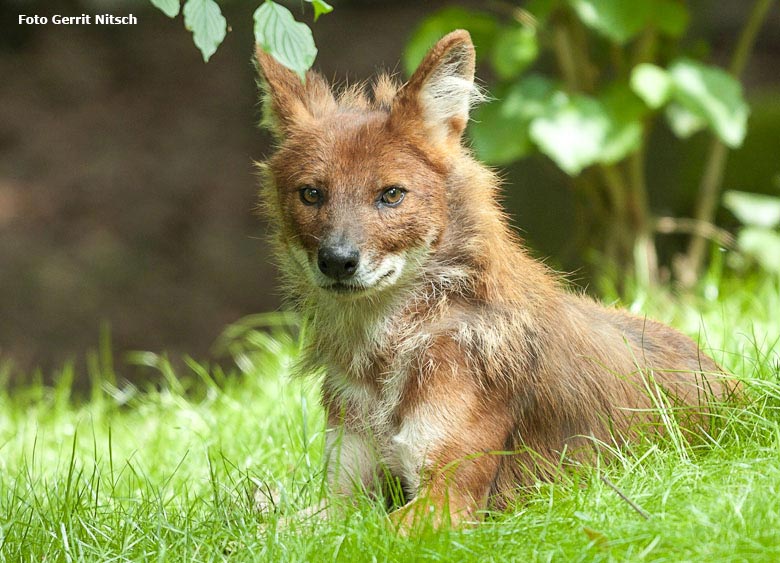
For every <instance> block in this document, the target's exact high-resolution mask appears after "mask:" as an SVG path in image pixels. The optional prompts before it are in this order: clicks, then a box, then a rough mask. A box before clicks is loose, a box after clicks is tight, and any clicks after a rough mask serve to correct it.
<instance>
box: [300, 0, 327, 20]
mask: <svg viewBox="0 0 780 563" xmlns="http://www.w3.org/2000/svg"><path fill="white" fill-rule="evenodd" d="M306 1H307V2H309V3H310V4H311V5H312V7H313V8H314V21H317V20H318V19H319V18H320V16H321V15H323V14H329V13H331V12H332V11H333V6H331V5H330V4H328V3H327V2H325V0H306Z"/></svg>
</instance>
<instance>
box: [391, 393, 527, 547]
mask: <svg viewBox="0 0 780 563" xmlns="http://www.w3.org/2000/svg"><path fill="white" fill-rule="evenodd" d="M429 397H430V398H431V399H432V400H431V401H430V402H425V403H422V404H418V406H417V407H416V408H415V409H414V410H413V411H412V412H411V413H409V414H408V415H407V416H406V417H404V419H403V421H402V422H401V425H400V428H399V431H398V433H397V434H396V435H395V436H394V438H393V442H394V445H395V448H396V452H397V456H398V459H399V461H400V463H399V465H401V466H402V467H401V473H402V474H404V479H405V481H406V483H407V484H409V483H411V485H412V486H411V488H412V490H413V492H414V491H416V494H415V498H414V499H412V500H411V501H410V502H409V503H408V504H406V505H405V506H403V507H401V508H400V509H398V510H396V511H395V512H393V513H392V514H391V515H390V519H391V521H392V522H393V523H394V524H395V525H396V527H398V528H399V529H400V530H401V532H403V533H408V532H409V531H410V530H411V529H412V528H413V527H415V526H416V525H417V524H422V523H424V522H425V523H428V524H430V525H432V526H433V527H435V528H438V527H440V526H442V525H447V524H450V525H452V526H459V525H463V524H466V523H469V522H476V521H478V520H480V519H481V513H480V511H482V510H484V509H485V508H486V507H487V502H488V496H489V494H490V492H491V488H492V486H493V483H494V481H495V478H496V475H497V473H498V470H499V464H500V462H501V459H502V456H501V455H500V454H499V452H500V451H501V450H502V449H503V446H504V443H505V441H506V437H507V436H508V435H509V433H510V432H511V428H512V418H511V415H510V413H509V409H508V408H507V406H506V404H505V403H503V401H501V400H498V398H496V397H492V398H491V397H485V396H484V395H483V392H482V391H481V390H479V389H470V388H469V382H468V381H466V382H464V381H450V385H447V386H445V387H444V388H442V389H441V391H436V390H433V392H431V393H429Z"/></svg>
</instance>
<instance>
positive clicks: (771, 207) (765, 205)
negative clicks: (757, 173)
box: [723, 190, 780, 229]
mask: <svg viewBox="0 0 780 563" xmlns="http://www.w3.org/2000/svg"><path fill="white" fill-rule="evenodd" d="M723 205H724V206H725V207H726V208H727V209H728V210H729V211H731V212H732V213H733V214H734V216H735V217H736V218H737V219H739V221H740V222H741V223H742V224H743V225H749V226H751V227H764V228H765V229H773V228H775V227H777V226H779V225H780V197H772V196H768V195H763V194H753V193H748V192H737V191H733V190H730V191H727V192H726V193H724V194H723Z"/></svg>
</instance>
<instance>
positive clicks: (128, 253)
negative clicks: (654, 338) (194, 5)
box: [0, 0, 780, 374]
mask: <svg viewBox="0 0 780 563" xmlns="http://www.w3.org/2000/svg"><path fill="white" fill-rule="evenodd" d="M258 3H259V0H258V1H255V2H243V1H242V2H238V1H234V2H224V3H222V2H221V5H223V12H224V13H225V16H226V17H227V19H228V22H229V23H230V25H231V26H232V31H231V33H229V34H228V37H227V39H226V40H225V42H224V44H223V45H222V46H221V47H220V48H219V50H218V51H217V53H216V54H215V55H214V56H213V57H212V59H211V61H210V62H209V63H208V64H204V63H203V61H202V59H201V56H200V53H199V52H198V51H197V50H196V48H195V47H194V45H193V43H192V39H191V36H190V34H189V33H188V32H186V31H185V30H184V29H183V25H182V22H181V17H179V18H178V19H176V20H173V21H172V20H170V19H168V18H167V17H165V16H164V15H163V14H162V13H160V12H158V11H157V10H156V9H154V8H152V7H150V6H149V5H148V3H147V2H145V1H141V0H138V1H129V0H116V1H111V2H109V1H101V0H91V1H81V2H80V1H75V0H74V1H63V2H45V3H44V2H29V1H24V2H23V1H21V0H20V1H18V2H9V1H2V2H0V362H12V363H13V365H14V366H15V369H14V372H15V373H17V374H29V373H30V372H31V370H32V369H33V368H36V367H40V368H42V370H43V372H44V373H50V372H51V370H52V369H53V368H56V367H57V366H60V365H62V363H63V362H65V361H68V360H73V359H75V360H77V361H81V360H82V359H83V357H84V353H85V351H86V350H88V349H90V348H94V347H95V346H96V344H97V341H98V334H99V332H100V328H101V326H108V327H110V331H111V334H112V338H113V346H114V349H115V350H116V351H117V352H118V353H120V354H121V353H122V352H124V351H127V350H153V351H161V350H168V351H169V352H171V355H172V356H175V355H176V354H178V353H188V354H191V355H193V356H195V357H201V358H202V357H208V356H209V354H210V352H211V346H212V344H213V342H214V340H215V338H216V337H217V336H218V335H219V333H220V332H221V331H222V329H223V328H224V327H225V325H226V324H228V323H231V322H233V321H236V320H237V319H239V318H241V317H243V316H245V315H248V314H251V313H257V312H262V311H271V310H275V309H277V308H278V307H279V306H280V301H279V296H278V294H277V292H276V289H275V287H276V284H275V270H274V267H273V265H272V262H271V260H270V257H269V254H268V249H267V247H266V244H265V242H264V228H265V227H264V224H263V222H262V220H261V219H259V218H258V217H257V216H256V214H255V213H254V211H253V210H254V208H255V205H256V192H257V178H256V177H255V175H254V171H253V164H252V163H253V160H259V159H262V158H263V156H264V155H265V154H267V152H268V150H269V140H270V139H269V137H268V135H267V134H266V133H265V132H262V131H260V130H259V129H258V128H257V127H256V123H257V122H258V121H259V108H258V106H257V103H256V98H257V95H256V90H255V83H254V75H253V69H252V65H251V63H250V56H251V52H252V31H251V22H252V12H253V10H254V8H255V7H256V5H257V4H258ZM333 4H334V5H335V6H336V11H335V12H334V13H332V14H330V15H327V16H323V17H322V18H321V19H320V20H319V21H318V22H317V23H316V24H314V25H313V30H314V35H315V41H316V43H317V46H318V48H319V50H320V54H319V56H318V59H317V62H316V64H315V66H316V67H318V68H319V69H320V70H322V71H323V72H324V74H325V75H326V76H328V77H334V76H335V77H338V78H339V79H343V78H344V77H346V76H348V77H349V78H350V79H351V80H357V79H363V78H366V77H368V76H370V75H371V74H372V73H373V72H374V70H375V69H377V68H385V69H390V70H393V69H399V70H400V65H398V61H399V59H400V56H401V53H402V49H403V46H404V44H405V42H406V40H407V39H408V37H409V36H410V34H411V32H412V31H413V29H414V27H415V25H416V24H417V22H419V21H420V19H421V18H422V17H423V16H424V15H425V14H427V13H430V12H432V11H434V10H435V9H437V8H439V7H442V6H445V5H449V4H452V3H451V2H403V1H396V2H372V1H362V2H361V1H352V2H346V1H345V2H333ZM470 4H471V5H478V4H480V3H479V2H471V3H470ZM748 5H749V4H748V3H746V2H745V1H744V0H730V1H723V2H695V3H693V6H694V18H693V21H694V30H693V32H692V35H694V36H697V37H700V38H701V39H704V40H706V41H707V42H709V43H711V44H712V46H713V51H712V55H713V57H712V59H713V60H714V61H715V62H719V63H721V64H723V63H724V61H726V60H727V59H728V55H729V53H730V50H731V48H732V47H733V45H734V43H735V40H736V34H737V33H738V31H739V28H740V26H741V24H742V23H743V21H744V19H745V16H746V11H747V9H748ZM291 9H292V10H293V12H294V13H295V14H296V17H298V18H299V19H303V20H305V21H307V23H310V13H307V15H306V16H301V12H300V7H299V6H297V4H295V3H293V4H291ZM82 12H83V13H100V12H110V13H114V14H117V15H119V14H124V13H128V12H132V13H134V14H135V15H136V16H137V17H138V18H139V23H138V25H135V26H126V27H119V26H117V27H100V26H54V25H47V26H37V27H36V26H19V25H18V23H17V18H18V14H19V13H26V14H40V15H51V14H54V13H60V14H68V15H79V14H81V13H82ZM779 54H780V16H779V15H778V13H777V9H776V8H775V10H774V12H773V15H772V17H771V18H770V21H769V22H768V24H767V26H766V28H765V29H764V30H763V32H762V34H761V36H760V39H759V42H758V44H757V46H756V53H755V55H754V57H753V59H752V61H751V65H750V68H749V70H748V73H747V76H746V83H747V88H748V96H749V98H750V100H751V102H752V103H753V115H754V119H753V120H752V121H751V127H752V128H751V132H750V134H749V137H748V140H747V142H746V145H745V147H744V148H743V149H741V150H740V151H738V152H737V153H736V154H734V155H733V157H732V159H731V160H730V165H729V171H728V174H727V187H732V188H737V189H742V190H747V191H764V192H768V193H771V192H772V190H776V189H777V188H776V187H774V184H773V182H777V180H778V176H777V174H778V171H779V170H780V165H778V159H777V154H778V150H780V102H778V92H780V71H778V55H779ZM486 78H488V79H489V77H486ZM656 135H657V137H658V139H654V143H653V147H654V148H653V151H652V153H651V160H650V166H651V167H652V170H653V171H652V173H651V182H652V185H653V186H654V187H655V194H654V207H655V208H657V209H660V210H665V211H666V212H669V213H675V214H682V215H685V214H686V212H687V206H688V205H689V204H690V194H691V193H692V192H693V190H694V189H695V186H696V183H697V181H698V177H699V174H700V170H701V165H702V155H703V149H704V147H705V146H706V143H707V138H706V136H704V135H700V137H701V138H700V139H697V140H696V141H694V142H692V143H687V144H685V147H684V148H682V149H681V146H682V145H681V144H679V143H676V142H673V141H672V140H671V138H670V136H669V134H668V133H667V132H665V131H659V132H658V133H657V134H656ZM772 154H773V155H774V156H771V155H772ZM505 176H506V179H507V187H506V193H507V204H508V206H509V208H510V210H511V211H512V214H513V217H514V222H515V224H516V225H518V226H519V227H520V228H522V230H523V231H524V232H525V234H526V238H527V239H528V240H529V242H530V244H531V245H532V246H533V247H534V249H535V252H536V253H537V254H538V255H540V256H551V257H552V259H551V260H552V263H553V264H556V265H559V266H561V267H563V268H567V269H571V268H577V267H578V266H580V265H581V264H582V257H581V256H580V255H579V254H578V253H577V251H576V249H572V248H570V245H567V241H568V238H569V237H568V233H567V230H566V229H564V228H561V226H562V225H568V224H570V223H571V221H573V211H572V209H573V204H572V194H571V193H569V190H568V188H567V184H566V181H565V178H563V177H562V176H561V175H560V173H558V172H556V171H555V168H554V167H553V166H552V165H551V164H549V163H548V162H547V161H545V160H544V159H542V158H533V159H529V160H527V161H525V162H524V163H522V164H520V165H518V166H516V167H514V168H513V169H511V170H508V171H506V174H505ZM670 186H674V188H673V189H672V188H671V187H670ZM583 281H587V280H583Z"/></svg>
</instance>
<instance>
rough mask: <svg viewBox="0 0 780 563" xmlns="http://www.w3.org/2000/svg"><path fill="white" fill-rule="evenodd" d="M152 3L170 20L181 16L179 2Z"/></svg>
mask: <svg viewBox="0 0 780 563" xmlns="http://www.w3.org/2000/svg"><path fill="white" fill-rule="evenodd" d="M151 2H152V5H153V6H155V7H156V8H158V9H159V10H160V11H161V12H162V13H163V14H165V15H166V16H168V17H169V18H175V17H176V16H178V15H179V7H180V4H179V0H151Z"/></svg>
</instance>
